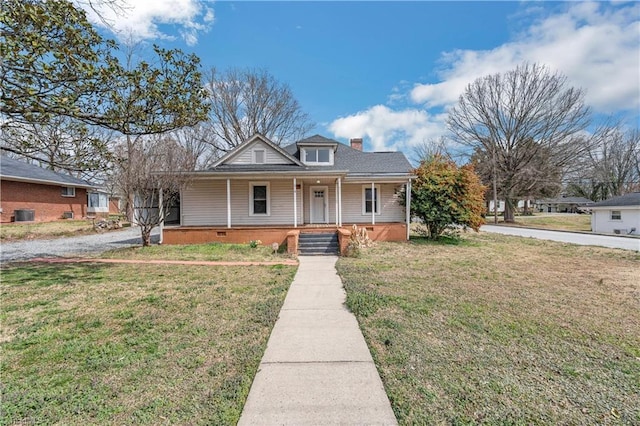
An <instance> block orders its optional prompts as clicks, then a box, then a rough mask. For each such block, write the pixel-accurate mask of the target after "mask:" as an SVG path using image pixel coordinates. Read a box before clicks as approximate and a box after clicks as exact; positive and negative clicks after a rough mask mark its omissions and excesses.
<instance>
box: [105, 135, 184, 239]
mask: <svg viewBox="0 0 640 426" xmlns="http://www.w3.org/2000/svg"><path fill="white" fill-rule="evenodd" d="M115 152H116V155H120V156H122V157H123V158H126V161H120V162H117V163H116V166H115V169H114V176H113V178H114V182H115V184H116V185H117V186H118V187H119V188H127V191H128V193H131V194H133V195H132V196H131V197H130V198H129V199H126V200H125V202H126V203H132V205H130V206H128V209H129V210H130V211H132V219H133V221H134V222H135V224H136V225H137V226H139V227H140V234H141V237H142V245H143V246H148V245H150V244H151V231H152V230H153V228H155V227H157V226H160V224H161V223H162V222H163V221H164V220H165V218H166V217H167V215H168V213H169V209H170V208H171V206H173V205H174V204H175V203H176V201H177V200H178V199H179V197H180V189H181V188H183V187H184V186H185V185H187V184H188V182H189V173H188V172H189V171H192V170H193V167H194V163H193V157H192V156H191V155H190V153H189V152H188V151H187V150H186V149H184V148H183V147H181V146H180V145H179V144H178V143H177V142H176V141H174V140H172V139H168V138H166V137H164V136H160V135H154V136H147V137H144V136H138V137H137V140H136V142H135V143H134V144H131V145H129V144H128V143H127V142H126V140H125V141H123V142H122V143H121V144H120V145H118V146H117V147H116V150H115Z"/></svg>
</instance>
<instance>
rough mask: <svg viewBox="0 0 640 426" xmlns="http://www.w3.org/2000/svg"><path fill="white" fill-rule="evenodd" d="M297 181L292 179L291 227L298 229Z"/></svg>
mask: <svg viewBox="0 0 640 426" xmlns="http://www.w3.org/2000/svg"><path fill="white" fill-rule="evenodd" d="M297 186H298V181H297V179H296V178H295V177H294V178H293V227H294V228H297V227H298V188H297Z"/></svg>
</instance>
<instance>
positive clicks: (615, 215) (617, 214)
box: [611, 210, 622, 220]
mask: <svg viewBox="0 0 640 426" xmlns="http://www.w3.org/2000/svg"><path fill="white" fill-rule="evenodd" d="M611 220H622V212H621V211H620V210H611Z"/></svg>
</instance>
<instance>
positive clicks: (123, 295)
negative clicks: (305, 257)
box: [0, 264, 295, 425]
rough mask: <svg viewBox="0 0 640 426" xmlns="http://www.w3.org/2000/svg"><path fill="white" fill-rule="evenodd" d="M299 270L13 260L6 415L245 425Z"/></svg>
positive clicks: (5, 329) (62, 420)
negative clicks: (253, 388) (250, 397)
mask: <svg viewBox="0 0 640 426" xmlns="http://www.w3.org/2000/svg"><path fill="white" fill-rule="evenodd" d="M294 273H295V268H294V267H285V266H273V267H257V266H256V267H250V268H247V267H203V266H176V265H171V266H157V265H105V264H71V265H69V264H65V265H44V264H40V265H34V264H30V265H28V266H26V265H19V264H15V265H13V266H11V267H8V268H5V269H3V270H2V285H1V287H0V288H1V290H2V313H1V320H2V321H1V323H2V327H1V331H2V332H1V334H0V336H1V337H0V344H1V349H2V360H1V363H2V364H1V370H2V406H3V407H2V409H3V412H2V417H1V418H0V424H14V423H20V422H22V423H24V424H54V423H55V424H78V425H79V424H158V423H168V424H235V423H236V422H237V420H238V418H239V416H240V413H241V410H242V407H243V405H244V402H245V399H246V396H247V394H248V392H249V388H250V385H251V382H252V380H253V377H254V375H255V372H256V369H257V367H258V364H259V362H260V359H261V357H262V354H263V352H264V349H265V347H266V342H267V339H268V337H269V333H270V331H271V329H272V327H273V324H274V323H275V320H276V318H277V315H278V312H279V310H280V307H281V305H282V302H283V300H284V296H285V294H286V291H287V289H288V287H289V284H290V283H291V281H292V279H293V275H294ZM22 423H21V424H22Z"/></svg>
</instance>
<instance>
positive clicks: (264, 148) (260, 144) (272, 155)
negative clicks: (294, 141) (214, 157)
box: [222, 139, 294, 165]
mask: <svg viewBox="0 0 640 426" xmlns="http://www.w3.org/2000/svg"><path fill="white" fill-rule="evenodd" d="M256 157H257V158H256ZM256 159H257V160H258V161H260V160H261V159H262V160H263V161H264V162H262V163H260V162H256ZM222 164H235V165H239V164H242V165H248V164H294V162H293V161H291V160H290V159H289V158H287V157H285V156H284V155H282V154H280V153H279V152H278V151H276V150H275V149H273V147H272V146H270V145H269V144H267V143H265V142H264V141H262V140H260V139H257V140H255V141H254V142H252V143H249V144H247V145H246V146H244V147H241V148H240V149H238V151H237V152H236V153H235V155H233V156H232V157H230V158H228V159H227V161H225V162H224V163H222Z"/></svg>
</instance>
